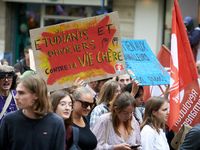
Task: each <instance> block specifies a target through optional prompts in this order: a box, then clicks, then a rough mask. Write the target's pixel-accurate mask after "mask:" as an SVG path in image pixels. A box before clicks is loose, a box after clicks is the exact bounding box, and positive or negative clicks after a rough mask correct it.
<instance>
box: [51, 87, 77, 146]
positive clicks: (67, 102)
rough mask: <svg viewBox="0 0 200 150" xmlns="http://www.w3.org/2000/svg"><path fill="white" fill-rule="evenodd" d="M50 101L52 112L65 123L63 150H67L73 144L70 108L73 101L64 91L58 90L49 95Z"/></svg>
mask: <svg viewBox="0 0 200 150" xmlns="http://www.w3.org/2000/svg"><path fill="white" fill-rule="evenodd" d="M50 100H51V102H52V106H53V111H54V112H55V113H56V114H57V115H59V116H60V117H61V118H63V120H64V123H65V133H66V143H65V150H68V149H69V148H70V147H71V146H72V143H73V136H72V135H73V133H72V132H73V131H72V127H71V124H72V114H71V112H72V108H73V100H72V97H71V96H70V94H69V93H68V92H67V91H65V90H58V91H55V92H53V93H52V94H51V96H50Z"/></svg>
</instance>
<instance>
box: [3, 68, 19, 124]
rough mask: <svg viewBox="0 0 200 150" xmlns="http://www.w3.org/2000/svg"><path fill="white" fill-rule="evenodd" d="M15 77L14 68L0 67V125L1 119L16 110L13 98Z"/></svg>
mask: <svg viewBox="0 0 200 150" xmlns="http://www.w3.org/2000/svg"><path fill="white" fill-rule="evenodd" d="M16 79H17V75H16V74H15V72H14V68H13V67H11V66H7V65H2V66H0V125H1V121H2V119H3V117H4V116H5V115H6V114H7V113H9V112H11V111H15V110H17V105H16V103H15V99H14V96H15V95H16V93H17V92H16V91H14V88H15V85H16Z"/></svg>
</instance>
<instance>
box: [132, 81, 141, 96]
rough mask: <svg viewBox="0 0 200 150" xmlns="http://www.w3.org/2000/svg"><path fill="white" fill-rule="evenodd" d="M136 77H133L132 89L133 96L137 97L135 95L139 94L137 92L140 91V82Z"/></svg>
mask: <svg viewBox="0 0 200 150" xmlns="http://www.w3.org/2000/svg"><path fill="white" fill-rule="evenodd" d="M135 79H136V78H133V79H132V81H131V82H132V90H131V95H132V96H133V97H135V95H136V94H137V92H138V89H139V85H140V84H139V82H138V81H134V80H135Z"/></svg>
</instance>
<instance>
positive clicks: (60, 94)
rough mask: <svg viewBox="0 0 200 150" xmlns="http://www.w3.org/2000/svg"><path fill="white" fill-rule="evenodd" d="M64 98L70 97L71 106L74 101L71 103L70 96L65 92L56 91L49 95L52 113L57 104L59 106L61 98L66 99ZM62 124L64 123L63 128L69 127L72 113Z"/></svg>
mask: <svg viewBox="0 0 200 150" xmlns="http://www.w3.org/2000/svg"><path fill="white" fill-rule="evenodd" d="M66 96H69V97H70V99H71V102H72V105H73V104H74V101H73V99H72V97H71V95H70V94H69V93H68V92H67V91H66V90H58V91H55V92H53V93H52V94H51V95H50V100H51V103H52V106H53V111H54V112H56V109H57V107H58V104H59V102H60V100H61V99H62V98H64V97H66ZM64 122H65V126H69V125H71V124H72V122H73V120H72V112H71V115H70V117H69V118H68V119H66V120H64Z"/></svg>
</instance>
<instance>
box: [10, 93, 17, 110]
mask: <svg viewBox="0 0 200 150" xmlns="http://www.w3.org/2000/svg"><path fill="white" fill-rule="evenodd" d="M11 94H12V97H13V99H14V101H15V105H16V107H17V103H16V99H15V95H14V94H13V91H12V90H11ZM17 110H19V108H18V107H17Z"/></svg>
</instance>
